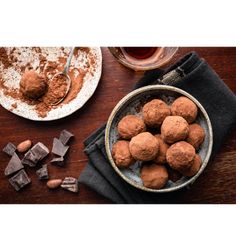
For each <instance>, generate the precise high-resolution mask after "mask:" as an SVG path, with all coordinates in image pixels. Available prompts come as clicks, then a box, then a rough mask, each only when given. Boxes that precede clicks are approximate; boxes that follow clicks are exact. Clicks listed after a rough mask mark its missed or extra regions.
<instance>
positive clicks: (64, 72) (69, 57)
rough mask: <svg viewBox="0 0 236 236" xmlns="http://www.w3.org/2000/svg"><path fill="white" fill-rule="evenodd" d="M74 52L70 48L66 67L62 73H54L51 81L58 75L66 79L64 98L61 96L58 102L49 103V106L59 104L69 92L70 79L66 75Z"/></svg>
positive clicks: (73, 48)
mask: <svg viewBox="0 0 236 236" xmlns="http://www.w3.org/2000/svg"><path fill="white" fill-rule="evenodd" d="M74 50H75V47H72V48H71V50H70V54H69V56H68V58H67V61H66V65H65V67H64V69H63V71H61V72H58V73H56V74H55V75H54V76H53V77H52V80H53V79H54V78H55V77H57V76H59V75H62V76H64V77H65V78H66V80H67V89H66V92H65V94H64V96H63V97H62V98H61V99H59V100H58V101H56V102H54V103H51V105H53V106H55V105H58V104H59V103H61V102H62V101H63V100H64V99H65V97H66V96H67V94H68V93H69V91H70V87H71V78H70V76H69V75H68V71H69V68H70V63H71V59H72V57H73V54H74Z"/></svg>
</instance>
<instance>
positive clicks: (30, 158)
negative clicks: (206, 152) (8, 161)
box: [22, 150, 38, 167]
mask: <svg viewBox="0 0 236 236" xmlns="http://www.w3.org/2000/svg"><path fill="white" fill-rule="evenodd" d="M37 160H38V159H37V157H36V156H35V155H34V154H33V152H32V151H31V150H29V151H28V152H27V153H26V154H25V156H24V158H23V159H22V163H23V164H24V165H28V166H30V167H34V166H36V164H37Z"/></svg>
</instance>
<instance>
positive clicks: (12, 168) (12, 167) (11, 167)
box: [5, 153, 24, 176]
mask: <svg viewBox="0 0 236 236" xmlns="http://www.w3.org/2000/svg"><path fill="white" fill-rule="evenodd" d="M23 168H24V166H23V165H22V163H21V160H20V158H19V157H18V156H17V154H16V153H14V154H13V156H12V158H11V160H10V161H9V163H8V165H7V167H6V169H5V175H6V176H8V175H11V174H13V173H15V172H17V171H18V170H21V169H23Z"/></svg>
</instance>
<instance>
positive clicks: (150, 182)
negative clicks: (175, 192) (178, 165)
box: [141, 164, 168, 189]
mask: <svg viewBox="0 0 236 236" xmlns="http://www.w3.org/2000/svg"><path fill="white" fill-rule="evenodd" d="M141 179H142V181H143V185H144V186H145V187H147V188H153V189H160V188H162V187H164V186H165V184H166V183H167V181H168V172H167V170H166V167H165V166H162V165H157V164H151V165H144V166H143V167H142V169H141Z"/></svg>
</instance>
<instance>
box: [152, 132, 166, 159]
mask: <svg viewBox="0 0 236 236" xmlns="http://www.w3.org/2000/svg"><path fill="white" fill-rule="evenodd" d="M155 138H156V139H157V140H158V142H159V152H158V154H157V156H156V158H155V159H154V160H153V161H154V162H155V163H156V164H165V163H166V151H167V149H168V148H169V145H168V144H167V143H165V142H164V141H163V139H162V137H161V135H160V134H157V135H155Z"/></svg>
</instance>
